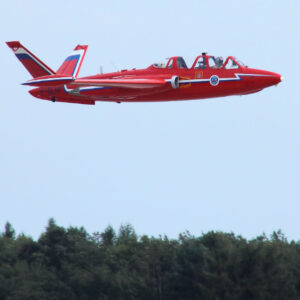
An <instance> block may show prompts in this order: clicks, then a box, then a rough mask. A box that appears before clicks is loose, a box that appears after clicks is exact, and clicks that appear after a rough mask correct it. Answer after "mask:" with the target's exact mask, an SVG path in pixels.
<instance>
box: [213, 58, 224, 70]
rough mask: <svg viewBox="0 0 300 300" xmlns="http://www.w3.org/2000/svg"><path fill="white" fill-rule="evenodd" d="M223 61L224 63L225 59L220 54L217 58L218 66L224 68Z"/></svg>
mask: <svg viewBox="0 0 300 300" xmlns="http://www.w3.org/2000/svg"><path fill="white" fill-rule="evenodd" d="M223 63H224V59H223V57H222V56H218V57H216V58H215V64H216V68H222V66H223Z"/></svg>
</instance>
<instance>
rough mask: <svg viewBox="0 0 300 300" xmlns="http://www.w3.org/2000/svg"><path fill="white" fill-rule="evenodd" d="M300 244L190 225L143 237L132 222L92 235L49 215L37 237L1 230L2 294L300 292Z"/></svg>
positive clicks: (249, 295) (293, 295) (148, 297)
mask: <svg viewBox="0 0 300 300" xmlns="http://www.w3.org/2000/svg"><path fill="white" fill-rule="evenodd" d="M299 270H300V244H299V243H298V242H297V243H296V242H294V241H292V242H288V241H287V240H286V238H285V237H284V235H283V234H282V233H281V232H280V231H279V232H274V233H273V234H272V235H271V236H270V237H269V238H268V237H266V236H259V237H257V238H255V239H253V240H250V241H248V240H246V239H244V238H242V237H241V236H235V235H234V234H232V233H230V234H228V233H222V232H213V231H212V232H208V233H206V234H203V235H202V236H200V237H194V236H192V235H190V234H189V233H188V232H186V233H183V234H180V235H179V238H178V239H177V240H169V239H168V238H167V237H166V236H164V237H159V238H154V237H148V236H141V237H139V236H138V235H137V234H136V233H135V231H134V229H133V227H132V226H131V225H129V224H127V225H123V226H121V227H120V229H119V232H118V233H116V232H115V230H114V229H113V228H112V227H111V226H108V227H107V228H106V229H105V230H104V231H103V232H97V233H94V234H93V235H89V234H88V233H87V232H86V231H85V229H84V228H74V227H70V228H68V229H65V228H63V227H60V226H57V225H56V223H55V221H54V220H53V219H51V220H50V221H49V224H48V226H47V228H46V231H45V232H44V233H43V234H42V235H41V236H40V238H39V239H38V240H37V241H34V240H33V239H32V238H30V237H27V236H25V235H19V236H17V237H16V234H15V231H14V229H13V227H12V225H11V224H9V223H6V225H5V229H4V231H3V232H2V233H1V235H0V300H2V299H3V300H15V299H18V300H19V299H22V300H27V299H28V300H29V299H30V300H35V299H36V300H38V299H39V300H40V299H43V300H48V299H49V300H50V299H51V300H52V299H53V300H59V299H68V300H70V299H71V300H72V299H74V300H76V299H80V300H87V299H93V300H94V299H96V300H97V299H98V300H102V299H103V300H110V299H111V300H112V299H114V300H116V299H117V300H118V299H119V300H129V299H130V300H131V299H145V300H152V299H158V300H169V299H170V300H171V299H172V300H174V299H178V300H189V299H190V300H192V299H208V300H209V299H213V300H216V299H219V300H224V299H230V300H232V299H243V300H247V299H249V300H250V299H272V300H273V299H300V271H299Z"/></svg>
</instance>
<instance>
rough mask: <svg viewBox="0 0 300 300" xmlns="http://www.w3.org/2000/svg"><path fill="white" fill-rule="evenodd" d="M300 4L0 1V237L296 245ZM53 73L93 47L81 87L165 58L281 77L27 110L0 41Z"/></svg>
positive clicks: (20, 71) (270, 0) (29, 104)
mask: <svg viewBox="0 0 300 300" xmlns="http://www.w3.org/2000/svg"><path fill="white" fill-rule="evenodd" d="M299 28H300V2H299V1H298V0H294V1H292V0H290V1H275V0H264V1H261V0H259V1H258V0H251V1H250V0H248V1H247V0H246V1H199V0H198V1H186V2H182V1H163V0H160V1H145V2H144V1H130V0H128V1H123V0H122V1H89V0H87V1H48V2H45V1H16V0H13V1H2V2H1V4H0V37H1V43H0V55H1V61H0V67H1V71H2V72H1V73H2V76H1V78H2V80H1V82H2V84H1V89H2V93H1V100H0V137H1V147H0V200H1V205H0V226H1V228H3V227H4V224H5V222H6V221H10V222H11V223H12V224H13V226H14V227H15V229H16V230H17V232H18V233H20V232H24V233H26V234H28V235H31V236H33V237H34V238H37V237H38V236H39V235H40V233H41V232H42V231H43V230H44V228H45V226H46V225H47V221H48V219H49V218H50V217H53V218H55V219H56V221H57V223H58V224H59V225H62V226H70V225H72V226H84V227H85V228H86V229H87V230H88V231H89V232H94V231H101V230H103V229H104V228H105V227H106V226H107V225H108V224H111V225H112V226H114V227H115V228H118V227H119V225H120V224H121V223H125V222H129V223H131V224H132V225H133V226H134V227H135V229H136V230H137V232H138V234H148V235H155V236H157V235H159V234H167V235H168V236H170V237H174V238H175V237H177V235H178V234H179V233H180V232H183V231H184V230H189V231H190V232H191V233H193V234H195V235H200V234H201V233H202V232H206V231H208V230H222V231H226V232H228V231H233V232H234V233H236V234H242V235H243V236H245V237H247V238H251V237H254V236H256V235H258V234H261V233H262V232H266V233H267V234H269V233H271V232H272V231H273V230H277V229H279V228H281V229H282V230H283V232H284V233H285V234H286V235H287V236H288V238H290V239H300V232H299V224H300V159H299V153H300V139H299V138H300V118H299V113H300V99H299V86H300V82H299V74H298V71H299V66H300V63H299V53H300V42H299ZM9 40H20V41H21V42H23V43H24V45H25V46H26V47H28V48H29V49H30V50H31V51H32V52H33V53H35V54H36V55H37V56H38V57H40V58H41V59H42V60H44V61H45V62H46V63H47V64H48V65H49V66H50V67H51V68H53V69H57V68H58V67H59V65H60V64H61V62H62V60H63V59H64V58H65V57H66V56H67V55H68V53H69V52H70V51H71V50H72V49H73V48H74V46H76V45H77V44H78V43H82V44H87V45H89V49H88V52H87V55H86V59H85V61H84V63H83V66H82V69H81V72H80V75H81V76H85V75H92V74H95V73H97V72H98V71H99V66H100V65H102V66H103V69H104V71H105V72H108V71H114V65H116V66H117V67H118V68H127V67H138V68H140V67H146V66H148V65H150V64H151V63H153V62H158V61H161V60H162V59H164V58H166V57H169V56H172V55H182V56H184V57H187V58H189V61H190V60H191V59H193V58H194V57H195V56H196V55H197V54H199V53H201V52H202V51H208V52H209V53H211V54H214V55H222V56H224V57H225V56H227V55H234V56H236V57H238V58H240V59H241V60H242V61H244V62H245V63H246V64H247V65H249V66H251V67H256V68H260V69H265V70H269V71H274V72H277V73H280V74H282V75H283V76H284V82H283V83H281V84H280V85H279V86H278V87H272V88H269V89H266V90H264V91H262V92H261V93H258V94H253V95H248V96H243V97H228V98H221V99H212V100H196V101H186V102H185V101H182V102H170V103H148V104H145V103H143V104H121V105H118V104H113V103H104V102H103V103H102V102H98V103H97V104H96V106H83V105H72V104H61V103H55V104H53V103H51V102H47V101H42V100H38V99H35V98H33V97H31V96H30V95H29V94H28V92H27V90H28V88H27V87H24V86H21V85H20V83H22V82H24V81H26V80H28V79H30V75H29V74H28V73H27V72H26V70H25V69H24V68H23V66H22V65H21V64H20V63H19V61H17V59H16V58H15V56H14V55H13V54H12V52H11V50H10V49H8V47H7V46H6V45H5V43H4V42H5V41H9Z"/></svg>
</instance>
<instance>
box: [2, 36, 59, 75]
mask: <svg viewBox="0 0 300 300" xmlns="http://www.w3.org/2000/svg"><path fill="white" fill-rule="evenodd" d="M6 44H7V45H8V47H9V48H11V49H12V51H13V52H14V53H15V55H16V56H17V58H18V59H19V60H20V62H21V63H22V64H23V65H24V67H25V68H26V69H27V71H28V72H29V73H30V74H31V75H32V77H33V78H36V77H40V76H47V75H55V72H54V71H53V70H52V69H50V68H49V67H48V66H47V65H46V64H44V63H43V62H42V61H41V60H40V59H38V58H37V57H36V56H35V55H34V54H33V53H31V52H30V51H29V50H28V49H26V48H25V47H24V46H23V45H22V44H21V43H20V42H18V41H13V42H6Z"/></svg>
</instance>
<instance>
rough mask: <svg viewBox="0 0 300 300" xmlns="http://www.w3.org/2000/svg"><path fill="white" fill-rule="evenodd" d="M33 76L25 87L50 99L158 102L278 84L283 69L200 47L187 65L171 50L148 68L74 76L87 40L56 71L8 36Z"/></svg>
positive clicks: (250, 90) (251, 90)
mask: <svg viewBox="0 0 300 300" xmlns="http://www.w3.org/2000/svg"><path fill="white" fill-rule="evenodd" d="M7 45H8V46H9V47H10V48H11V49H12V50H13V52H14V53H15V55H16V56H17V58H18V59H19V60H20V61H21V63H22V64H23V65H24V67H25V68H26V69H27V70H28V72H29V73H30V74H31V75H32V77H33V79H31V80H29V81H27V82H25V83H23V85H28V86H34V87H36V88H34V89H32V90H30V91H29V93H30V94H31V95H32V96H34V97H36V98H39V99H44V100H50V101H53V102H68V103H80V104H95V102H96V101H110V102H117V103H121V102H152V101H153V102H155V101H156V102H158V101H175V100H192V99H205V98H214V97H223V96H231V95H247V94H252V93H256V92H259V91H261V90H262V89H264V88H266V87H269V86H272V85H277V84H278V83H279V82H281V81H282V77H281V75H279V74H277V73H273V72H269V71H263V70H258V69H251V68H248V67H247V66H245V65H244V64H242V63H241V62H240V61H238V60H237V59H236V58H234V57H233V56H229V57H228V58H227V59H226V60H225V61H224V60H223V58H222V57H215V56H211V55H207V54H206V53H202V55H200V56H197V57H196V59H195V61H194V63H193V65H192V66H191V67H190V68H188V67H187V65H186V63H185V61H184V59H183V58H182V57H180V56H174V57H171V58H169V59H168V62H167V63H166V64H161V63H159V64H153V65H151V66H150V67H148V68H146V69H139V70H137V69H132V70H121V71H119V72H114V73H107V74H97V75H94V76H88V77H81V78H78V73H79V70H80V67H81V64H82V62H83V59H84V56H85V53H86V51H87V48H88V46H86V45H78V46H77V47H76V48H75V49H74V50H73V52H72V53H71V54H70V55H69V56H68V57H67V58H66V59H65V61H64V62H63V63H62V65H61V66H60V67H59V68H58V70H57V71H56V72H54V71H53V70H52V69H51V68H49V67H48V66H47V65H46V64H45V63H43V62H42V61H41V60H40V59H38V58H37V57H36V56H35V55H34V54H33V53H31V52H30V51H29V50H28V49H26V48H25V47H24V46H23V45H22V44H21V43H20V42H17V41H13V42H7Z"/></svg>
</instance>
